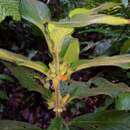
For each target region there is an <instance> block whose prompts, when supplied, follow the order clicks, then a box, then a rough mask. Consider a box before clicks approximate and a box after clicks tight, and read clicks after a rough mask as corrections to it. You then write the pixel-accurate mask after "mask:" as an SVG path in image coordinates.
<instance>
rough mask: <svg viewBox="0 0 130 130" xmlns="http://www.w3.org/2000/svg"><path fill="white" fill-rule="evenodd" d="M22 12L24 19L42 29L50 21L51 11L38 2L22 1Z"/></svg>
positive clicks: (31, 0)
mask: <svg viewBox="0 0 130 130" xmlns="http://www.w3.org/2000/svg"><path fill="white" fill-rule="evenodd" d="M20 12H21V15H22V17H23V18H24V19H26V20H27V21H29V22H31V23H33V24H35V25H37V26H38V27H40V28H42V26H43V24H44V23H46V22H48V21H49V20H50V17H51V16H50V10H49V8H48V7H47V6H46V5H45V4H44V3H43V2H40V1H38V0H21V3H20Z"/></svg>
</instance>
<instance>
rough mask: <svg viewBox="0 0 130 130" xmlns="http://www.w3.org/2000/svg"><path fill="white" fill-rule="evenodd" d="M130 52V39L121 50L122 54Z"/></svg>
mask: <svg viewBox="0 0 130 130" xmlns="http://www.w3.org/2000/svg"><path fill="white" fill-rule="evenodd" d="M129 51H130V39H128V40H127V41H125V42H124V44H123V46H122V47H121V49H120V52H121V53H122V54H124V53H128V52H129Z"/></svg>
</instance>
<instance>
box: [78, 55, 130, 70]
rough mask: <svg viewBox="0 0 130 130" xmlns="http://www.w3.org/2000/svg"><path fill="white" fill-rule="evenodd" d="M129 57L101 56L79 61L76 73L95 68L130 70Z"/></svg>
mask: <svg viewBox="0 0 130 130" xmlns="http://www.w3.org/2000/svg"><path fill="white" fill-rule="evenodd" d="M129 63H130V55H117V56H111V57H107V56H101V57H96V58H95V59H89V60H80V61H79V62H78V63H77V64H78V67H77V69H76V70H77V71H78V70H81V69H85V68H90V67H96V66H119V67H122V68H124V69H128V68H130V65H129Z"/></svg>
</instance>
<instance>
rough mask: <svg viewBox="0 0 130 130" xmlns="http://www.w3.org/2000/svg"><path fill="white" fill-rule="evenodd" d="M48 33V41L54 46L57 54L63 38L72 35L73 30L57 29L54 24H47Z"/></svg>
mask: <svg viewBox="0 0 130 130" xmlns="http://www.w3.org/2000/svg"><path fill="white" fill-rule="evenodd" d="M48 32H49V35H50V39H51V40H52V42H53V44H54V45H53V47H54V48H57V51H58V53H59V52H60V50H61V47H62V44H63V41H64V39H65V37H66V36H68V35H71V34H72V33H73V28H64V27H58V26H56V25H55V24H49V25H48Z"/></svg>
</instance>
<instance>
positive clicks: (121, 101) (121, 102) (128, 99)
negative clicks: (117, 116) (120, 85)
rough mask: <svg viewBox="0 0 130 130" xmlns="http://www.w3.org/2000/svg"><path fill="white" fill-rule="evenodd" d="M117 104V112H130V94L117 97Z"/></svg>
mask: <svg viewBox="0 0 130 130" xmlns="http://www.w3.org/2000/svg"><path fill="white" fill-rule="evenodd" d="M115 104H116V109H117V110H130V93H122V94H120V95H119V96H118V97H117V99H116V101H115Z"/></svg>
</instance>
